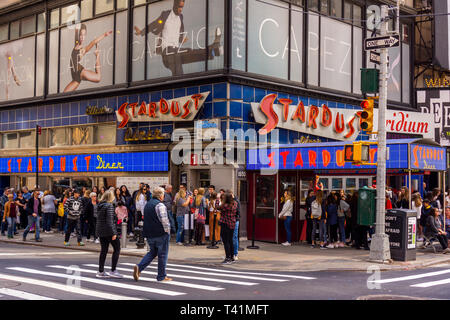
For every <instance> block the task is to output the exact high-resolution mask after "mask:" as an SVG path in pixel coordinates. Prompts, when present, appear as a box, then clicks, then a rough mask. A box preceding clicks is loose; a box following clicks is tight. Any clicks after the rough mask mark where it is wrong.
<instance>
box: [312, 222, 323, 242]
mask: <svg viewBox="0 0 450 320" xmlns="http://www.w3.org/2000/svg"><path fill="white" fill-rule="evenodd" d="M311 221H312V233H311V239H312V240H313V241H314V240H315V238H316V229H317V225H319V241H320V242H327V224H326V223H324V222H323V220H318V219H312V220H311Z"/></svg>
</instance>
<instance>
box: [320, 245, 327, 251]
mask: <svg viewBox="0 0 450 320" xmlns="http://www.w3.org/2000/svg"><path fill="white" fill-rule="evenodd" d="M320 249H322V250H326V249H328V248H327V247H325V246H324V245H321V246H320Z"/></svg>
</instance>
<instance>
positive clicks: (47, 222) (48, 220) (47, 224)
mask: <svg viewBox="0 0 450 320" xmlns="http://www.w3.org/2000/svg"><path fill="white" fill-rule="evenodd" d="M52 215H53V213H51V212H44V221H43V224H44V226H43V227H44V231H50V230H51V227H52Z"/></svg>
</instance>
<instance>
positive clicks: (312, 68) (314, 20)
mask: <svg viewBox="0 0 450 320" xmlns="http://www.w3.org/2000/svg"><path fill="white" fill-rule="evenodd" d="M308 23H309V26H308V29H309V31H308V46H309V48H308V83H309V84H310V85H314V86H318V85H319V17H318V16H317V15H311V14H310V15H309V22H308Z"/></svg>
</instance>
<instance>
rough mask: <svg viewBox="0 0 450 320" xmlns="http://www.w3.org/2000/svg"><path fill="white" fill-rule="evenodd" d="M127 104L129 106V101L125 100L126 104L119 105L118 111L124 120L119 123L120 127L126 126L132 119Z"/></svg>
mask: <svg viewBox="0 0 450 320" xmlns="http://www.w3.org/2000/svg"><path fill="white" fill-rule="evenodd" d="M127 106H128V102H125V103H124V104H122V105H121V106H120V107H119V110H118V111H117V113H118V114H119V116H121V117H122V122H120V124H119V129H120V128H123V127H125V126H126V125H127V123H128V121H129V120H130V116H129V115H128V113H127Z"/></svg>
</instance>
